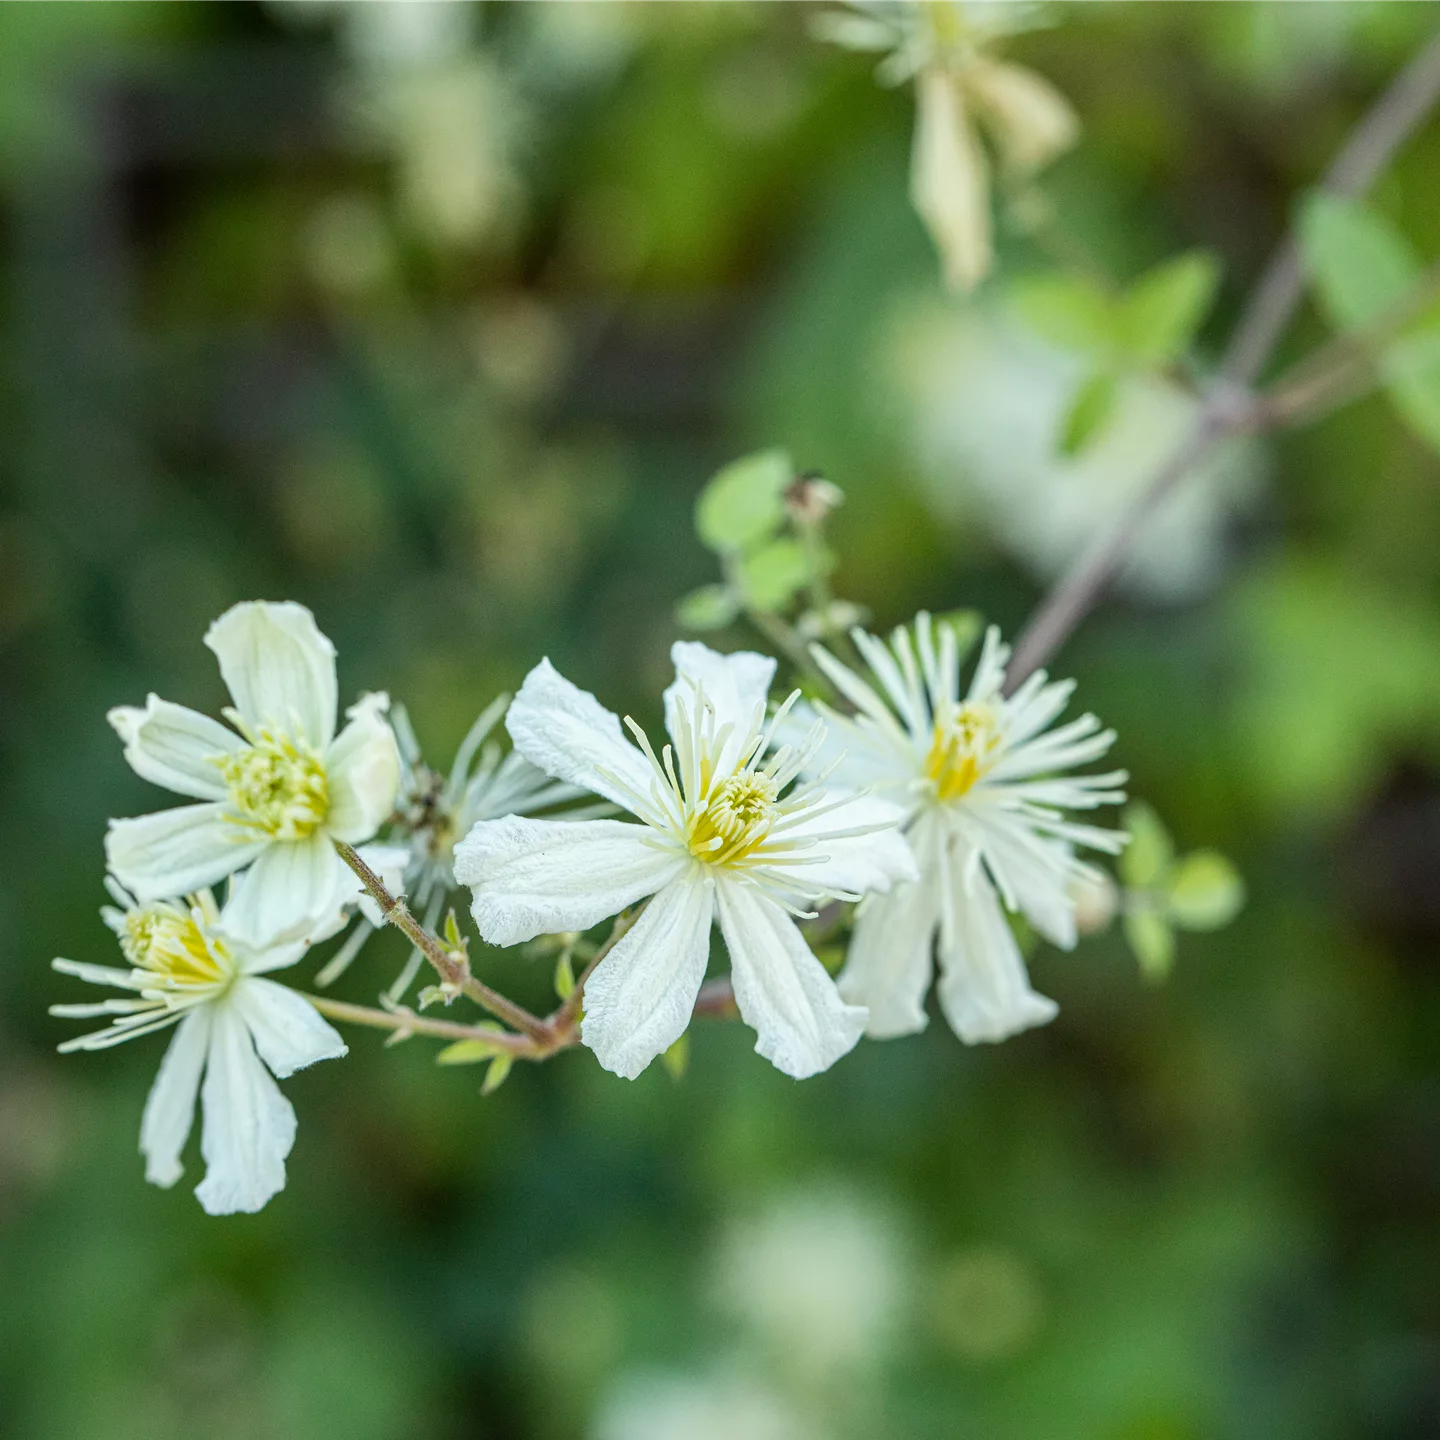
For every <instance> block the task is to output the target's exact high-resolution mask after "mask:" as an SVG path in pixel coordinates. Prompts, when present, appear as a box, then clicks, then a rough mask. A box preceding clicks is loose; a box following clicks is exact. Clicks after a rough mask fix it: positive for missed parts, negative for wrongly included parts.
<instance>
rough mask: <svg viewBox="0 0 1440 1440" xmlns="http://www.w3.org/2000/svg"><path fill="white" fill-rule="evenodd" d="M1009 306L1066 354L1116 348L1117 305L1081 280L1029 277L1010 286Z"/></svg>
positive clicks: (1053, 275) (1069, 276)
mask: <svg viewBox="0 0 1440 1440" xmlns="http://www.w3.org/2000/svg"><path fill="white" fill-rule="evenodd" d="M1009 298H1010V306H1011V308H1012V309H1013V310H1014V312H1015V314H1016V315H1017V316H1018V317H1019V318H1020V320H1021V321H1022V322H1023V323H1024V324H1025V325H1028V326H1029V327H1030V329H1032V330H1033V331H1034V332H1035V333H1036V334H1037V335H1039V336H1040V337H1041V339H1044V340H1049V341H1051V342H1052V343H1053V344H1055V345H1059V346H1060V347H1061V348H1062V349H1065V350H1082V351H1092V350H1109V349H1111V348H1112V347H1113V346H1114V344H1115V339H1116V316H1115V302H1114V301H1113V300H1112V299H1111V298H1110V296H1108V295H1107V294H1106V293H1105V291H1104V290H1102V289H1101V288H1100V286H1099V285H1097V284H1095V283H1094V281H1091V280H1086V279H1084V278H1082V277H1080V276H1075V275H1063V274H1060V273H1058V272H1056V273H1054V274H1049V275H1026V276H1022V277H1020V278H1019V279H1017V280H1014V281H1012V282H1011V285H1010V292H1009Z"/></svg>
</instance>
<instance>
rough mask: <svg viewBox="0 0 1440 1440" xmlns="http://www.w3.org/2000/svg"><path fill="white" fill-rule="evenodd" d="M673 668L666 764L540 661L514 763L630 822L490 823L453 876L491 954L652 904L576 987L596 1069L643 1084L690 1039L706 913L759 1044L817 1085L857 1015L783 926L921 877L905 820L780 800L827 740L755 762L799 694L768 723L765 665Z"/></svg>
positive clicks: (800, 799) (791, 796) (816, 737)
mask: <svg viewBox="0 0 1440 1440" xmlns="http://www.w3.org/2000/svg"><path fill="white" fill-rule="evenodd" d="M671 654H672V656H673V658H674V661H675V671H676V678H675V681H674V683H673V684H672V685H671V686H670V687H669V689H668V690H666V692H665V724H666V729H667V730H668V731H669V734H670V739H671V741H672V744H671V745H667V746H665V748H664V751H663V759H662V758H661V757H660V756H657V755H656V754H655V752H654V751H653V750H652V748H651V746H650V742H649V741H648V740H647V739H646V738H645V734H644V732H643V731H642V730H641V729H640V727H639V726H638V725H636V724H635V722H634V721H633V720H630V719H628V717H627V720H626V724H627V726H628V727H629V729H630V733H631V734H632V735H633V736H634V738H635V740H636V741H637V742H638V745H639V748H638V749H637V748H636V747H635V746H632V745H629V744H627V743H626V742H625V740H624V738H623V735H622V731H621V727H620V721H619V720H618V719H617V718H616V717H615V716H614V715H613V714H612V713H611V712H610V711H608V710H606V709H604V708H603V707H602V706H601V705H600V703H599V702H598V701H597V700H596V699H595V697H594V696H593V695H590V694H587V693H586V692H584V691H582V690H578V689H576V687H575V686H574V685H572V684H571V683H570V682H569V681H568V680H566V679H564V678H563V677H562V676H560V675H559V674H557V673H556V671H555V670H554V669H553V668H552V667H551V665H550V662H549V661H548V660H546V661H542V662H541V663H540V664H539V665H538V666H536V667H535V669H534V670H532V671H531V672H530V674H529V676H528V677H527V678H526V680H525V684H524V685H523V687H522V688H521V690H520V694H519V695H518V696H517V697H516V699H515V702H514V704H513V705H512V706H511V707H510V713H509V719H508V725H509V730H510V734H511V736H512V737H513V738H514V741H515V747H516V749H517V750H518V751H519V752H520V753H521V754H522V755H523V756H525V757H526V758H527V759H528V760H530V761H531V762H533V763H534V764H535V765H538V766H539V767H540V768H541V769H542V770H544V771H545V772H546V773H547V774H549V775H553V776H555V777H556V778H557V779H560V780H564V781H566V782H568V783H569V784H571V785H577V786H582V787H584V788H585V789H587V790H592V791H594V792H595V793H596V794H598V795H603V796H605V797H606V798H607V799H609V800H611V801H613V802H614V803H615V804H616V805H619V806H620V807H621V808H622V809H624V810H627V811H629V812H630V813H631V814H633V815H634V816H635V817H636V818H637V819H639V820H640V821H641V822H642V823H641V824H639V825H632V824H626V823H623V822H620V821H616V820H585V821H578V822H567V821H558V820H526V819H521V818H518V817H514V816H512V817H509V818H507V819H503V820H491V821H484V822H482V823H480V824H478V825H476V826H475V828H474V829H473V830H472V831H471V832H470V834H469V835H468V836H467V837H466V838H465V839H464V840H463V841H462V842H461V843H460V844H459V845H458V846H457V847H456V850H455V874H456V877H457V878H458V879H459V880H460V881H461V883H462V884H465V885H469V886H471V887H473V890H474V905H473V913H474V916H475V921H476V924H477V925H478V926H479V928H480V933H481V935H482V936H483V937H484V938H485V939H486V940H487V941H489V942H490V943H491V944H496V945H514V944H516V943H518V942H519V941H522V940H529V939H531V938H533V937H534V936H536V935H540V934H542V933H547V932H549V933H556V932H561V931H569V930H584V929H587V928H588V927H589V926H591V925H595V924H597V923H598V922H599V921H601V920H603V919H605V918H606V917H607V916H609V915H614V914H617V913H618V912H619V911H621V910H623V909H625V907H626V906H628V905H632V904H634V903H635V902H636V901H637V900H640V899H642V898H644V897H645V896H653V897H654V898H653V900H652V901H651V902H650V904H649V905H648V906H647V907H646V909H645V911H644V913H643V914H642V915H641V916H640V918H639V919H638V920H637V921H636V922H635V924H634V926H633V927H632V928H631V930H630V931H629V932H628V933H627V934H626V936H625V937H624V939H622V940H621V941H620V942H619V944H617V945H616V946H615V948H614V949H613V950H612V951H611V952H610V953H609V954H608V955H607V956H606V957H605V959H604V960H603V961H602V962H601V964H600V965H599V967H598V968H597V969H596V971H595V973H594V974H593V975H592V976H591V977H590V981H589V983H588V984H587V986H586V987H585V1017H584V1021H583V1024H582V1029H581V1037H582V1039H583V1040H584V1042H585V1044H586V1045H588V1046H590V1048H591V1049H592V1050H594V1051H595V1053H596V1055H597V1057H598V1058H599V1060H600V1063H601V1064H602V1065H604V1066H605V1068H606V1069H608V1070H613V1071H615V1072H616V1073H617V1074H620V1075H625V1076H628V1077H633V1076H635V1075H638V1074H639V1073H640V1072H641V1071H642V1070H643V1069H644V1068H645V1067H646V1066H647V1065H648V1064H649V1063H650V1062H651V1060H653V1059H654V1058H655V1057H656V1056H657V1055H659V1054H660V1053H661V1052H662V1051H664V1050H666V1049H668V1048H669V1046H670V1045H672V1044H673V1043H674V1042H675V1041H676V1040H677V1039H678V1038H679V1037H680V1035H682V1034H683V1033H684V1031H685V1028H686V1026H687V1025H688V1024H689V1021H690V1015H691V1011H692V1010H693V1008H694V1003H695V997H696V995H697V993H698V992H699V989H700V985H701V982H702V980H703V979H704V976H705V968H706V964H707V961H708V958H709V953H710V928H711V924H712V922H713V921H714V920H716V919H718V920H719V923H720V929H721V933H722V934H723V935H724V937H725V943H726V947H727V949H728V950H729V952H730V961H731V966H732V980H733V984H734V988H735V1000H736V1004H737V1005H738V1006H739V1009H740V1013H741V1015H742V1016H743V1017H744V1019H745V1021H746V1022H747V1023H748V1024H749V1025H751V1026H752V1027H753V1028H754V1029H755V1030H756V1031H757V1032H758V1036H759V1038H758V1041H757V1044H756V1047H755V1048H756V1050H757V1051H758V1052H759V1053H760V1054H761V1055H763V1056H765V1057H766V1059H768V1060H770V1061H771V1062H772V1063H773V1064H774V1065H776V1066H777V1067H778V1068H779V1069H781V1070H783V1071H784V1072H785V1073H786V1074H788V1075H793V1076H795V1077H797V1078H802V1077H804V1076H807V1075H813V1074H815V1073H816V1072H817V1071H819V1070H824V1069H825V1068H827V1067H828V1066H829V1065H831V1064H833V1063H834V1062H835V1061H836V1060H838V1059H839V1058H840V1056H842V1055H844V1054H845V1053H846V1052H847V1051H849V1050H850V1049H851V1048H852V1047H853V1046H854V1044H855V1042H856V1041H857V1040H858V1039H859V1038H860V1034H861V1031H862V1030H863V1028H864V1023H865V1012H864V1011H863V1010H861V1009H857V1008H856V1007H855V1006H852V1005H847V1004H845V1003H844V1002H843V1001H842V1000H841V999H840V997H839V995H838V994H837V993H836V990H835V985H834V982H833V981H832V980H831V978H830V976H829V975H828V974H827V973H826V972H825V968H824V966H822V965H821V964H820V962H819V961H818V960H817V959H816V958H815V956H814V955H813V954H812V953H811V952H810V948H809V946H808V945H807V944H806V942H805V939H804V937H803V936H802V935H801V933H800V931H799V930H798V929H797V928H796V926H795V923H794V921H793V920H792V919H791V918H790V917H791V915H792V914H799V913H802V912H801V911H800V910H799V909H798V908H797V907H798V906H799V905H800V904H803V903H806V902H811V901H816V900H820V899H828V898H836V897H848V898H854V897H857V896H858V895H860V894H862V893H864V892H867V891H870V890H876V889H882V890H883V889H888V888H889V886H890V884H891V882H892V881H894V880H897V879H902V878H905V877H908V876H912V875H914V873H915V871H914V862H913V860H912V858H911V856H910V854H909V852H908V850H907V849H906V846H905V842H904V840H903V839H902V838H901V837H900V835H899V833H898V832H897V831H896V830H895V829H894V828H893V827H894V825H895V823H896V821H897V820H898V818H899V816H900V813H901V812H900V811H899V809H898V808H897V807H896V806H894V805H892V804H890V803H888V802H886V801H881V800H874V799H870V798H867V797H837V796H835V795H833V794H830V793H827V792H826V791H825V790H824V789H823V788H822V787H821V785H820V784H819V783H818V781H815V780H810V781H806V782H802V783H800V784H798V785H796V786H795V788H794V789H790V790H789V793H788V794H787V793H786V791H787V789H788V787H790V786H791V785H792V783H793V782H794V781H795V780H796V779H797V777H798V776H799V774H800V772H801V770H802V769H804V768H805V767H806V766H807V765H809V763H810V761H811V759H812V758H813V755H814V752H815V750H816V748H817V747H818V745H819V744H820V743H821V739H822V737H823V732H824V726H823V725H820V724H818V723H817V725H816V726H815V727H814V728H813V730H812V732H811V733H810V734H809V735H808V736H807V737H806V739H805V741H804V742H803V743H802V744H801V745H800V746H799V747H797V748H792V747H788V746H787V747H785V748H782V749H781V750H779V751H777V752H776V753H775V754H773V755H772V756H771V757H770V758H769V759H768V760H766V759H764V756H765V752H766V750H767V749H768V748H769V746H770V744H771V741H772V738H773V736H774V732H775V727H776V725H777V724H778V723H780V721H781V720H782V719H783V718H784V715H785V713H786V712H787V711H788V709H789V708H790V706H791V704H792V703H793V701H794V698H795V697H794V696H792V697H791V699H790V700H789V701H787V702H786V703H785V705H784V706H782V707H781V711H780V713H779V714H777V716H776V718H775V720H774V721H772V722H771V724H770V725H769V726H768V727H767V725H766V721H765V714H766V696H767V694H768V692H769V689H770V682H771V680H772V678H773V677H774V674H775V661H774V660H772V659H770V658H768V657H767V656H763V655H755V654H751V653H748V652H742V653H740V654H736V655H718V654H716V653H715V652H714V651H713V650H709V649H707V648H706V647H705V646H704V645H699V644H693V643H684V642H682V643H678V644H676V645H675V647H674V648H673V650H672V651H671ZM796 693H797V694H798V692H796Z"/></svg>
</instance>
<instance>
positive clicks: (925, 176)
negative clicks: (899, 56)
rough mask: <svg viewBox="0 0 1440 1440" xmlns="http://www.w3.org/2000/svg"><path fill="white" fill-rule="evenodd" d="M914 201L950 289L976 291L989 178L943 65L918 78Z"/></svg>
mask: <svg viewBox="0 0 1440 1440" xmlns="http://www.w3.org/2000/svg"><path fill="white" fill-rule="evenodd" d="M915 103H916V115H915V144H914V148H913V150H912V153H911V160H910V200H911V203H912V204H913V205H914V206H915V209H916V210H917V211H918V212H919V215H920V218H921V219H922V220H923V221H924V222H925V226H926V228H927V229H928V230H929V231H930V236H931V239H933V240H934V242H935V245H936V248H937V249H938V250H939V251H940V257H941V259H942V261H943V262H944V266H945V279H946V283H947V284H948V285H949V286H950V288H951V289H952V290H961V291H966V290H973V289H974V288H975V286H976V285H978V284H979V283H980V281H981V280H983V279H984V278H985V275H986V273H987V272H988V271H989V269H990V260H991V248H990V181H989V176H988V174H987V170H986V164H985V157H984V155H983V154H982V153H981V150H980V145H979V142H978V141H977V140H976V138H975V134H974V132H973V130H972V129H971V126H970V120H969V117H968V116H967V115H966V113H965V107H964V104H963V102H962V101H961V99H960V95H959V93H958V91H957V89H956V84H955V81H954V80H953V79H952V77H951V76H950V75H949V74H948V73H947V72H946V71H944V70H940V69H928V70H923V71H921V73H920V74H919V75H918V76H916V78H915Z"/></svg>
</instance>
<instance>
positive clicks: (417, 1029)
mask: <svg viewBox="0 0 1440 1440" xmlns="http://www.w3.org/2000/svg"><path fill="white" fill-rule="evenodd" d="M300 994H301V997H302V998H303V999H305V1000H308V1001H309V1002H310V1003H311V1004H312V1005H313V1006H314V1007H315V1008H316V1009H317V1010H318V1011H319V1012H320V1013H321V1014H322V1015H328V1016H330V1018H331V1019H332V1020H343V1021H346V1022H347V1023H349V1024H351V1025H368V1026H370V1027H371V1028H372V1029H375V1030H390V1031H393V1032H394V1033H395V1034H397V1035H431V1036H433V1037H434V1038H435V1039H437V1040H480V1041H483V1042H484V1043H485V1044H486V1045H493V1046H494V1047H495V1048H496V1049H497V1050H503V1051H505V1052H506V1053H507V1054H509V1055H513V1056H514V1057H515V1058H516V1059H520V1060H534V1059H541V1058H543V1057H544V1056H545V1055H546V1054H549V1053H550V1050H549V1049H547V1048H545V1047H543V1046H542V1045H541V1044H540V1042H539V1041H537V1040H535V1039H534V1038H533V1037H531V1036H529V1035H516V1034H513V1033H510V1032H508V1031H503V1030H487V1029H486V1028H485V1027H484V1026H483V1025H465V1024H462V1023H461V1022H459V1021H456V1020H442V1019H441V1018H439V1017H438V1016H431V1015H420V1014H417V1013H416V1012H415V1011H414V1010H411V1009H409V1008H408V1007H407V1006H397V1007H396V1008H395V1009H394V1010H375V1009H372V1008H371V1007H370V1006H368V1005H352V1004H350V1002H349V1001H348V1000H335V999H332V998H331V997H330V996H328V995H307V994H304V992H300ZM554 1048H557V1049H558V1048H561V1047H559V1046H556V1047H554Z"/></svg>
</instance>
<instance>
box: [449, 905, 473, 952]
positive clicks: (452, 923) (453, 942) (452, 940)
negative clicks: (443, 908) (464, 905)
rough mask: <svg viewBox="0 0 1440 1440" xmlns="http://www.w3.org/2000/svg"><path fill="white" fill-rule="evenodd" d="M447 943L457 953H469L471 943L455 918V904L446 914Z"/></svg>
mask: <svg viewBox="0 0 1440 1440" xmlns="http://www.w3.org/2000/svg"><path fill="white" fill-rule="evenodd" d="M445 944H446V945H447V946H449V948H450V949H451V950H453V951H455V952H456V953H457V954H460V955H466V954H468V953H469V949H470V943H469V941H468V940H466V938H465V937H464V936H463V935H462V934H461V933H460V922H459V921H458V920H457V919H456V918H455V909H454V907H453V906H452V907H451V908H450V909H449V910H448V911H447V912H446V914H445Z"/></svg>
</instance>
